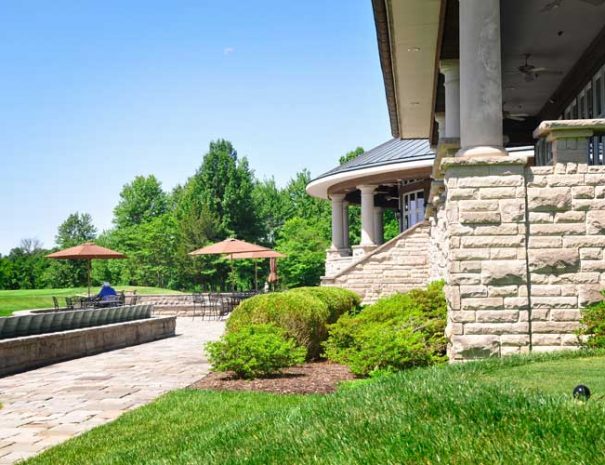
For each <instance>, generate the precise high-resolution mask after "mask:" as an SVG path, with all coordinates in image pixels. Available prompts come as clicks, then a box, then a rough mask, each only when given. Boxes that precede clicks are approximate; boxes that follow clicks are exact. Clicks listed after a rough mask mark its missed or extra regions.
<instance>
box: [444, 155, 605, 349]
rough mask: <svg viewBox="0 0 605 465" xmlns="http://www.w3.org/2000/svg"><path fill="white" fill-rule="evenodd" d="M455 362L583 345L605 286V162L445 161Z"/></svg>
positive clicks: (450, 331)
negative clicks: (582, 332)
mask: <svg viewBox="0 0 605 465" xmlns="http://www.w3.org/2000/svg"><path fill="white" fill-rule="evenodd" d="M442 167H443V169H445V170H446V177H445V181H446V186H447V202H446V217H447V229H448V237H447V243H448V248H449V255H448V269H447V279H446V281H447V286H446V295H447V299H448V307H449V308H448V327H447V335H448V338H449V341H450V344H449V355H450V359H452V360H460V359H469V358H476V357H485V356H493V355H506V354H511V353H523V352H528V351H529V350H533V351H550V350H557V349H561V348H571V347H574V346H576V345H577V337H576V336H575V334H574V332H575V330H576V329H577V327H578V321H579V318H580V311H581V308H582V307H584V306H585V305H586V304H587V303H589V302H591V301H594V300H598V299H599V298H600V295H599V290H600V289H602V288H603V287H604V284H605V260H604V256H603V249H604V248H605V236H603V232H605V186H604V184H605V167H589V166H586V165H582V164H580V165H578V164H575V163H567V164H557V165H556V166H555V167H526V166H525V162H524V160H514V159H512V160H511V159H500V160H464V159H453V160H452V159H448V160H445V161H444V163H443V165H442Z"/></svg>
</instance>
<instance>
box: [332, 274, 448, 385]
mask: <svg viewBox="0 0 605 465" xmlns="http://www.w3.org/2000/svg"><path fill="white" fill-rule="evenodd" d="M446 311H447V310H446V303H445V296H444V294H443V283H442V282H436V283H431V284H430V285H429V286H428V288H427V289H415V290H413V291H410V292H408V293H406V294H395V295H392V296H389V297H385V298H383V299H380V300H379V301H378V302H376V303H375V304H374V305H370V306H368V307H366V308H364V309H363V310H362V311H361V312H360V313H359V314H357V315H350V314H345V315H343V316H341V317H340V319H339V320H338V321H337V322H336V323H335V324H333V325H331V326H330V327H329V331H330V336H329V338H328V340H327V341H326V342H325V344H324V347H325V353H326V356H327V357H328V359H330V360H332V361H335V362H338V363H343V364H345V365H348V366H349V368H350V369H351V371H353V373H356V374H359V375H368V374H371V373H373V372H376V371H397V370H402V369H405V368H409V367H414V366H422V365H430V364H433V363H436V362H439V361H442V360H444V359H445V349H446V339H445V335H444V332H445V321H446Z"/></svg>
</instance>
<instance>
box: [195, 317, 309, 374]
mask: <svg viewBox="0 0 605 465" xmlns="http://www.w3.org/2000/svg"><path fill="white" fill-rule="evenodd" d="M205 348H206V351H207V352H208V358H209V360H210V362H211V363H212V367H213V370H214V371H233V372H234V373H235V374H236V376H238V377H240V378H258V377H259V376H267V375H272V374H275V373H279V371H280V370H281V369H282V368H286V367H290V366H294V365H298V364H300V363H302V362H304V361H305V355H306V351H305V349H304V348H303V347H299V346H297V345H296V343H295V342H294V340H292V339H289V338H288V337H287V336H286V332H285V331H284V330H283V329H281V328H278V327H277V326H275V325H272V324H264V325H246V326H242V327H241V328H240V329H239V330H238V331H231V332H228V333H226V334H225V335H224V336H223V337H222V338H221V340H220V341H216V342H208V343H207V344H206V346H205Z"/></svg>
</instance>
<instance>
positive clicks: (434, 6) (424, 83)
mask: <svg viewBox="0 0 605 465" xmlns="http://www.w3.org/2000/svg"><path fill="white" fill-rule="evenodd" d="M387 11H388V15H389V18H388V20H389V31H390V40H391V55H392V57H391V59H392V62H393V70H394V81H395V82H394V84H395V98H396V105H397V116H398V120H399V121H398V123H399V135H400V137H402V138H428V137H429V136H430V131H431V125H432V106H433V93H434V89H435V77H436V72H435V67H436V56H437V45H438V38H439V26H440V14H441V0H415V1H413V0H406V1H401V0H391V1H389V2H388V9H387Z"/></svg>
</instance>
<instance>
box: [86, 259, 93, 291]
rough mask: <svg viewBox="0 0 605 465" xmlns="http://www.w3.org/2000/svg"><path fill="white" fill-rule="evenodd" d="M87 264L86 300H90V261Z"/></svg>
mask: <svg viewBox="0 0 605 465" xmlns="http://www.w3.org/2000/svg"><path fill="white" fill-rule="evenodd" d="M87 262H88V266H87V268H88V298H90V266H91V263H92V260H91V259H88V260H87Z"/></svg>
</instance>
